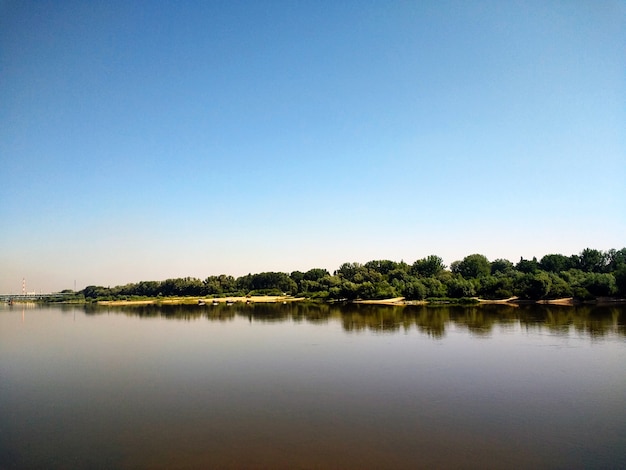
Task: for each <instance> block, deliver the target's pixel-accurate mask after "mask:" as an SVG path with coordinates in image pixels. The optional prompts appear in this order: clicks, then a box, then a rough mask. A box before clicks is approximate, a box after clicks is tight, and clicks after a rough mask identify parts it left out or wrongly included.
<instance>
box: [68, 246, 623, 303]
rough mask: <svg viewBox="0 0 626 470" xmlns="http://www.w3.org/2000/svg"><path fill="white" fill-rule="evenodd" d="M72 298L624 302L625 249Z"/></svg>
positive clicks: (160, 285)
mask: <svg viewBox="0 0 626 470" xmlns="http://www.w3.org/2000/svg"><path fill="white" fill-rule="evenodd" d="M77 294H80V295H83V296H84V297H85V298H86V299H92V300H95V299H99V300H102V299H129V298H138V297H140V298H141V297H171V296H198V297H211V296H213V297H224V296H233V297H234V296H248V295H292V296H297V297H307V298H311V299H319V300H356V299H386V298H394V297H405V298H406V299H407V300H428V299H444V298H445V299H461V298H472V297H480V298H483V299H493V300H496V299H507V298H510V297H519V298H520V299H528V300H541V299H556V298H564V297H574V298H577V299H580V300H591V299H595V298H598V297H614V296H619V297H626V248H622V249H621V250H616V249H611V250H608V251H601V250H595V249H591V248H586V249H584V250H583V251H582V252H580V253H579V254H576V255H571V256H565V255H561V254H549V255H545V256H544V257H543V258H541V259H540V260H537V258H533V259H524V258H520V260H519V261H518V262H517V263H513V262H511V261H509V260H506V259H495V260H493V261H489V260H488V259H487V257H486V256H484V255H481V254H471V255H468V256H466V257H465V258H463V259H462V260H459V261H455V262H453V263H452V264H451V265H450V266H449V267H448V266H446V265H445V264H444V263H443V260H442V258H440V257H439V256H436V255H430V256H427V257H425V258H422V259H418V260H417V261H415V262H414V263H413V264H408V263H405V262H404V261H400V262H396V261H391V260H374V261H368V262H367V263H364V264H361V263H356V262H352V263H343V264H342V265H341V266H340V267H339V268H338V269H337V270H336V271H334V272H333V273H332V274H331V273H330V272H329V271H328V270H326V269H324V268H313V269H310V270H308V271H306V272H302V271H293V272H291V273H284V272H262V273H257V274H247V275H245V276H241V277H238V278H235V277H233V276H230V275H226V274H220V275H219V276H209V277H207V278H206V279H199V278H195V277H184V278H176V279H166V280H164V281H141V282H137V283H131V284H126V285H123V286H116V287H102V286H88V287H86V288H85V289H83V290H82V291H80V292H78V293H77Z"/></svg>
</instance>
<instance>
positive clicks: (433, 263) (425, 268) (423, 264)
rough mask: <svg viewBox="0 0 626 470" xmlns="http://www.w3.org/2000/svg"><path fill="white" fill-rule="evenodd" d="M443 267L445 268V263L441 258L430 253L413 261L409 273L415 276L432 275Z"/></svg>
mask: <svg viewBox="0 0 626 470" xmlns="http://www.w3.org/2000/svg"><path fill="white" fill-rule="evenodd" d="M444 269H446V265H445V264H443V259H441V258H440V257H439V256H435V255H430V256H427V257H426V258H422V259H418V260H417V261H416V262H415V263H413V265H412V266H411V269H410V273H411V274H413V275H416V276H422V277H433V276H436V275H437V274H439V273H440V272H441V271H443V270H444Z"/></svg>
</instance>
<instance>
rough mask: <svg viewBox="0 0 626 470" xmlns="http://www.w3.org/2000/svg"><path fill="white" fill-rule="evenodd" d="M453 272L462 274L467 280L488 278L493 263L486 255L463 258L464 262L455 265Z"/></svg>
mask: <svg viewBox="0 0 626 470" xmlns="http://www.w3.org/2000/svg"><path fill="white" fill-rule="evenodd" d="M452 272H453V273H455V274H457V273H458V274H460V275H461V276H463V277H464V278H465V279H472V278H476V277H479V276H487V275H488V274H490V273H491V263H489V260H487V258H486V257H485V256H484V255H479V254H473V255H469V256H466V257H465V258H463V261H461V262H459V263H458V264H455V266H454V268H453V269H452Z"/></svg>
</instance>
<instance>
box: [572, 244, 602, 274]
mask: <svg viewBox="0 0 626 470" xmlns="http://www.w3.org/2000/svg"><path fill="white" fill-rule="evenodd" d="M574 260H575V261H576V267H577V268H578V269H580V270H581V271H584V272H587V273H602V272H604V271H605V268H606V266H607V262H608V258H607V256H606V255H605V254H604V253H603V252H602V251H600V250H594V249H591V248H585V249H584V250H583V251H582V252H581V253H580V255H578V256H577V257H575V258H574Z"/></svg>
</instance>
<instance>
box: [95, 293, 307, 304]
mask: <svg viewBox="0 0 626 470" xmlns="http://www.w3.org/2000/svg"><path fill="white" fill-rule="evenodd" d="M304 300H307V299H306V298H304V297H291V296H289V295H255V296H250V297H219V298H206V297H172V298H164V299H146V300H99V301H97V302H96V303H97V304H98V305H106V306H116V305H119V306H128V305H206V304H234V303H246V304H254V303H259V304H262V303H265V304H275V303H292V302H301V301H304Z"/></svg>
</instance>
